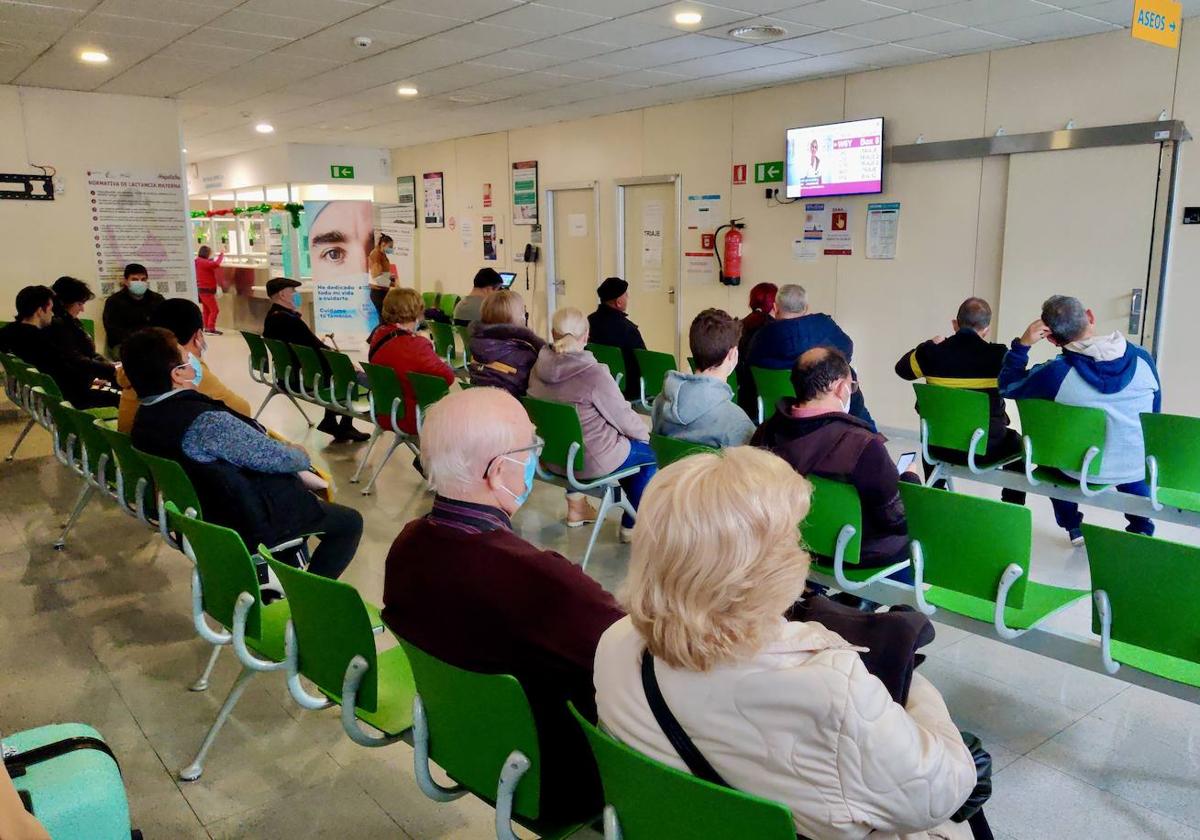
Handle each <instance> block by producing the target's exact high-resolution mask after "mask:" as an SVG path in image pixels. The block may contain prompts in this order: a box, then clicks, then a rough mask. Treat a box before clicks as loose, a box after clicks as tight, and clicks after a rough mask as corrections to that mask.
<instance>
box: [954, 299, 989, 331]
mask: <svg viewBox="0 0 1200 840" xmlns="http://www.w3.org/2000/svg"><path fill="white" fill-rule="evenodd" d="M991 325H992V307H991V305H989V304H988V302H987V301H986V300H984V299H983V298H979V297H969V298H967V299H966V300H964V301H963V302H962V305H961V306H959V307H958V315H957V317H956V318H955V319H954V327H955V331H956V332H957V331H958V330H965V329H971V330H975V332H977V333H979V334H980V335H984V334H986V333H987V331H988V328H989V327H990V326H991Z"/></svg>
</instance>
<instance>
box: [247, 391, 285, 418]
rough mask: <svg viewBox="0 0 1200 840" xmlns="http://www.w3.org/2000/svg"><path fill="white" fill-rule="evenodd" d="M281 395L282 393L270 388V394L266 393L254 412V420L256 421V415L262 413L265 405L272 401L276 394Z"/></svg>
mask: <svg viewBox="0 0 1200 840" xmlns="http://www.w3.org/2000/svg"><path fill="white" fill-rule="evenodd" d="M282 393H283V392H282V391H280V390H279V389H278V388H272V389H271V390H270V392H268V394H267V396H266V398H265V399H264V400H263V401H262V405H260V406H259V407H258V411H256V412H254V419H255V420H257V419H258V415H260V414H262V413H263V409H264V408H266V407H267V403H269V402H270V401H271V400H272V399H274V398H275V395H276V394H282Z"/></svg>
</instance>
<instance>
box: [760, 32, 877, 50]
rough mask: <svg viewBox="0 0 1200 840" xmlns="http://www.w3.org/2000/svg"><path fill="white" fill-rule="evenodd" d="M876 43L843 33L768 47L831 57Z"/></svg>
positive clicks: (822, 35) (793, 40)
mask: <svg viewBox="0 0 1200 840" xmlns="http://www.w3.org/2000/svg"><path fill="white" fill-rule="evenodd" d="M874 43H876V42H875V41H873V40H871V39H869V38H859V37H857V36H854V35H845V34H843V33H841V32H817V33H816V34H814V35H801V36H800V37H799V38H789V39H787V40H785V41H772V42H771V43H770V44H769V45H768V46H770V47H771V49H775V50H789V51H792V52H798V53H804V54H806V55H829V54H831V53H840V52H845V51H846V50H855V49H859V48H860V47H869V46H870V45H871V44H874Z"/></svg>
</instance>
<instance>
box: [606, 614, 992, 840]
mask: <svg viewBox="0 0 1200 840" xmlns="http://www.w3.org/2000/svg"><path fill="white" fill-rule="evenodd" d="M644 648H645V644H644V643H643V641H642V638H641V636H640V635H638V633H637V631H636V630H635V629H634V627H633V624H632V623H631V622H630V620H629V618H623V619H621V620H620V621H618V622H617V623H616V624H613V625H612V626H611V627H609V628H608V630H607V631H606V632H605V633H604V635H603V636H602V637H601V639H600V645H599V647H598V648H597V650H596V672H595V673H596V676H595V679H596V705H597V707H598V709H599V712H600V721H601V722H602V723H603V725H604V726H605V728H606V729H607V730H608V731H609V732H611V733H612V734H613V735H614V736H615V737H617V738H618V739H620V740H621V741H622V742H624V743H625V744H628V745H629V746H631V747H633V748H634V749H636V750H638V751H639V752H642V753H644V754H646V755H648V756H650V757H652V758H654V759H656V760H658V761H661V762H663V763H665V764H668V765H671V766H672V767H676V768H678V769H680V770H684V771H686V769H687V768H686V766H685V765H684V763H683V762H682V761H681V760H680V759H679V757H678V755H676V753H675V750H674V749H673V748H672V747H671V743H670V741H668V740H667V737H666V736H665V735H664V734H663V733H662V730H661V729H660V728H659V726H658V722H657V721H656V720H655V719H654V715H653V714H652V713H651V711H650V707H649V705H648V704H647V702H646V694H645V691H644V690H643V689H642V681H641V670H640V662H641V656H642V651H643V649H644ZM859 650H861V648H855V647H853V646H852V645H850V644H849V643H848V642H846V641H845V640H844V639H843V638H842V637H841V636H839V635H837V634H836V633H834V632H833V631H831V630H828V629H826V628H825V627H823V626H821V625H820V624H817V623H814V622H806V623H803V622H784V621H782V620H781V621H780V628H779V637H778V639H777V640H776V641H775V642H773V643H771V644H769V645H767V646H766V647H765V648H764V649H763V650H762V651H760V652H759V653H758V654H757V655H756V656H754V658H752V659H750V660H749V661H745V662H741V663H738V664H736V665H725V666H719V667H716V668H713V669H712V670H711V671H708V672H706V673H702V672H694V671H682V670H676V669H674V668H670V667H668V666H667V665H665V664H664V663H663V662H662V661H661V660H658V661H656V662H655V674H656V675H657V677H658V683H659V686H660V687H661V689H662V693H663V697H664V698H665V699H666V701H667V705H668V706H669V707H670V708H671V711H672V712H673V713H674V715H675V717H676V718H678V720H679V722H680V724H681V725H682V726H683V729H684V731H685V732H687V733H688V735H689V736H690V737H691V738H692V740H693V741H694V742H695V744H696V746H697V747H698V748H699V749H700V752H701V753H702V754H703V755H704V757H705V758H707V759H708V761H709V763H710V764H712V765H713V767H714V768H715V769H716V770H717V772H718V773H720V774H721V776H722V777H724V779H725V780H726V781H727V782H728V783H729V784H730V785H732V786H734V787H735V788H737V789H739V790H742V791H745V792H747V793H753V794H755V795H757V796H761V797H764V798H766V799H771V800H774V801H776V802H781V803H784V804H786V805H787V806H788V807H789V808H790V809H791V811H792V817H793V819H794V820H795V823H796V830H797V831H798V832H799V833H800V834H802V835H803V836H805V837H809V838H812V839H813V840H862V838H870V840H895V838H903V839H904V840H933V839H934V838H947V839H948V840H970V838H971V831H970V828H969V827H968V826H967V825H966V824H965V823H952V822H949V818H950V815H951V814H953V813H954V812H955V811H957V810H958V808H959V807H960V806H961V805H962V804H963V802H965V801H966V799H967V796H968V795H969V794H970V793H971V790H972V789H973V788H974V786H975V780H976V776H975V764H974V762H973V760H972V758H971V753H970V751H969V750H968V749H967V748H966V746H965V745H964V744H963V741H962V737H961V736H960V735H959V732H958V729H957V727H955V725H954V723H953V721H951V720H950V714H949V712H947V711H946V704H945V702H944V701H943V700H942V697H941V695H940V694H939V693H938V691H937V689H935V688H934V687H933V686H932V685H931V684H930V683H929V682H928V681H927V680H926V679H925V678H924V677H922V676H921V675H920V674H914V675H913V681H912V688H911V689H910V691H909V695H908V706H907V708H905V707H903V706H900V705H899V704H898V703H895V702H893V701H892V699H891V696H890V695H889V694H888V691H887V689H886V688H885V687H884V685H883V683H882V682H880V681H879V680H878V679H877V678H876V677H874V676H872V675H871V674H870V673H868V672H867V669H866V668H865V667H864V666H863V664H862V659H861V658H860V657H859V655H858V653H857V651H859Z"/></svg>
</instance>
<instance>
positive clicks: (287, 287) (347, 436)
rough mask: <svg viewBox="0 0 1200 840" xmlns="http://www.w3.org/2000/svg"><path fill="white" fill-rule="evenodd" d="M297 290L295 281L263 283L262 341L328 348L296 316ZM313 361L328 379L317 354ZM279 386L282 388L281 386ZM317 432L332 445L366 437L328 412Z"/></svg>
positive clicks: (295, 365) (296, 378)
mask: <svg viewBox="0 0 1200 840" xmlns="http://www.w3.org/2000/svg"><path fill="white" fill-rule="evenodd" d="M299 287H300V283H299V281H296V280H293V279H291V278H290V277H272V278H271V279H270V280H268V281H267V299H268V300H270V301H271V308H270V309H268V310H267V317H266V318H265V319H263V331H262V334H263V338H270V339H275V340H277V341H282V342H284V343H285V344H289V345H291V344H298V345H300V346H301V347H311V348H313V349H314V350H317V351H320V350H325V349H328V348H329V345H328V344H326V343H325V342H324V341H322V340H321V339H319V338H317V334H316V333H314V332H313V331H312V330H311V329H310V328H309V326H308V324H306V323H304V318H303V317H302V316H301V315H300V293H299V292H296V291H294V290H295V289H297V288H299ZM288 353H290V354H291V357H292V371H293V374H292V382H291V384H292V386H293V387H294V388H298V387H299V384H300V373H299V371H300V360H299V359H298V358H296V354H295V352H294V351H293V350H292V348H291V347H288ZM317 359H318V360H319V361H320V363H321V370H322V371H323V372H324V374H325V376H326V377H328V376H329V363H328V362H326V361H325V357H324V356H323V355H321V353H320V352H318V353H317ZM280 384H281V386H282V384H283V383H280ZM317 431H318V432H324V433H325V434H327V435H333V442H334V443H348V442H349V443H361V442H362V441H364V440H367V439H368V438H369V437H370V435H368V434H366V433H365V432H360V431H359V430H358V429H356V428H354V420H353V418H351V417H348V416H346V415H344V414H338V413H337V412H335V411H332V410H330V409H328V408H327V409H325V416H324V417H323V418H322V419H321V422H320V423H318V424H317Z"/></svg>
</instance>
